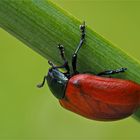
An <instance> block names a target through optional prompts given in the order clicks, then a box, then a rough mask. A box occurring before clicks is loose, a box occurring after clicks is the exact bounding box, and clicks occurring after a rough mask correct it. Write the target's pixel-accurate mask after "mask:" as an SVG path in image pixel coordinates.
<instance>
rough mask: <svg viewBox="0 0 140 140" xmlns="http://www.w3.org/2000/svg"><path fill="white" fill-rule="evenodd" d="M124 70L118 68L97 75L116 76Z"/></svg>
mask: <svg viewBox="0 0 140 140" xmlns="http://www.w3.org/2000/svg"><path fill="white" fill-rule="evenodd" d="M126 70H127V68H119V69H116V70H106V71H103V72H100V73H98V74H97V75H98V76H102V75H111V74H117V73H121V72H125V71H126Z"/></svg>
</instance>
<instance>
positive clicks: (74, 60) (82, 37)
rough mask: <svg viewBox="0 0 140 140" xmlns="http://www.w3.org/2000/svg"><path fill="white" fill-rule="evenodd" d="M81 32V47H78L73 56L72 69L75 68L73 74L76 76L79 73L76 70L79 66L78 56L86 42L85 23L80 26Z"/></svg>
mask: <svg viewBox="0 0 140 140" xmlns="http://www.w3.org/2000/svg"><path fill="white" fill-rule="evenodd" d="M80 30H81V33H82V34H81V38H80V42H79V45H78V46H77V48H76V50H75V52H74V54H73V56H72V67H73V73H74V74H76V73H78V72H77V70H76V65H77V54H78V51H79V49H80V48H81V47H82V45H83V43H84V40H85V22H83V24H82V25H80Z"/></svg>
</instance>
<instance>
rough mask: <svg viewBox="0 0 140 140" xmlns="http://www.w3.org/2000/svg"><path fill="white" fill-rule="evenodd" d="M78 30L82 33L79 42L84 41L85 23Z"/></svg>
mask: <svg viewBox="0 0 140 140" xmlns="http://www.w3.org/2000/svg"><path fill="white" fill-rule="evenodd" d="M80 30H81V32H82V35H81V40H84V39H85V21H83V24H82V25H80Z"/></svg>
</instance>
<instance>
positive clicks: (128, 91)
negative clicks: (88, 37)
mask: <svg viewBox="0 0 140 140" xmlns="http://www.w3.org/2000/svg"><path fill="white" fill-rule="evenodd" d="M80 30H81V39H80V42H79V45H78V47H77V48H76V50H75V52H74V54H73V56H72V68H73V73H72V74H71V73H70V68H69V65H68V61H67V60H66V58H65V54H64V47H63V46H62V45H60V44H59V45H58V48H59V50H60V54H61V57H62V59H63V61H64V64H63V65H62V66H55V65H54V64H53V63H52V62H51V61H48V62H49V64H50V65H51V68H50V69H49V71H48V74H47V75H46V76H44V79H43V82H42V83H41V84H39V85H37V86H38V87H39V88H40V87H43V85H44V83H45V80H47V83H48V86H49V88H50V90H51V92H52V93H53V95H54V96H55V97H56V98H58V100H59V102H60V104H61V106H63V107H64V108H66V109H68V110H70V111H72V112H75V113H77V114H79V115H81V116H84V117H86V118H88V119H93V120H102V121H112V120H119V119H123V118H126V117H128V116H130V115H131V114H133V113H134V112H135V111H136V110H137V108H138V107H139V106H140V85H139V84H137V83H135V82H133V81H130V80H123V79H117V78H107V77H103V76H104V75H111V74H117V73H120V72H125V70H126V69H127V68H119V69H116V70H107V71H103V72H100V73H98V74H97V75H93V74H89V73H79V72H78V71H77V68H76V62H77V53H78V51H79V49H80V48H81V47H82V44H83V43H84V40H85V23H84V24H83V25H80ZM59 68H64V69H66V72H61V71H59Z"/></svg>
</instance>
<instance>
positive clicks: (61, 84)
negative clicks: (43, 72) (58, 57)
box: [47, 68, 68, 99]
mask: <svg viewBox="0 0 140 140" xmlns="http://www.w3.org/2000/svg"><path fill="white" fill-rule="evenodd" d="M67 82H68V78H67V77H66V76H65V75H64V74H63V73H62V72H60V71H59V70H58V69H56V68H51V69H49V71H48V75H47V83H48V86H49V88H50V90H51V92H52V93H53V95H54V96H55V97H56V98H58V99H62V98H63V97H64V95H65V88H66V85H67Z"/></svg>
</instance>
